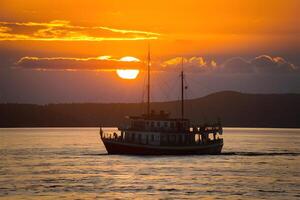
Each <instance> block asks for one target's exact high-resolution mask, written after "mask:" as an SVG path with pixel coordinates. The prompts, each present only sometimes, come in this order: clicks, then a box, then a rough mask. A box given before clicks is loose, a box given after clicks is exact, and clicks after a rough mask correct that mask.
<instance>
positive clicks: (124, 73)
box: [117, 69, 140, 79]
mask: <svg viewBox="0 0 300 200" xmlns="http://www.w3.org/2000/svg"><path fill="white" fill-rule="evenodd" d="M139 73H140V70H138V69H118V70H117V74H118V76H119V77H120V78H123V79H135V78H136V77H137V75H138V74H139Z"/></svg>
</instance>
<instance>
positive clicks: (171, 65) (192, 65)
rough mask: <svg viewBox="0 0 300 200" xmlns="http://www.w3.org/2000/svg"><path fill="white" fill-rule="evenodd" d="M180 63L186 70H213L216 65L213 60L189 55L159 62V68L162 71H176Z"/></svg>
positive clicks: (179, 67)
mask: <svg viewBox="0 0 300 200" xmlns="http://www.w3.org/2000/svg"><path fill="white" fill-rule="evenodd" d="M182 64H183V66H184V70H185V71H186V72H196V73H198V72H209V71H213V70H214V69H216V67H217V63H216V61H214V60H210V61H208V60H205V58H203V57H190V58H182V57H175V58H171V59H169V60H166V61H163V62H162V63H160V66H161V70H163V71H169V70H170V71H178V70H179V69H181V67H182Z"/></svg>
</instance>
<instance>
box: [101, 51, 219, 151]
mask: <svg viewBox="0 0 300 200" xmlns="http://www.w3.org/2000/svg"><path fill="white" fill-rule="evenodd" d="M147 65H148V73H147V79H148V84H147V113H146V114H143V115H141V116H129V117H127V119H128V121H129V123H128V125H127V126H125V127H119V128H118V129H116V130H114V129H105V128H102V127H100V138H101V140H102V142H103V144H104V146H105V148H106V150H107V152H108V154H118V155H122V154H124V155H207V154H211V155H217V154H220V153H221V151H222V147H223V138H222V134H223V128H222V125H221V121H220V120H217V122H214V123H207V122H206V123H204V124H200V125H195V124H192V123H191V122H190V120H189V119H187V118H185V117H184V89H185V86H184V71H183V59H182V70H181V117H178V118H171V117H170V113H167V112H165V111H160V112H158V113H156V112H155V111H154V110H150V109H151V107H150V106H151V104H150V66H151V61H150V50H148V62H147Z"/></svg>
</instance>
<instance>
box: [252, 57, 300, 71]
mask: <svg viewBox="0 0 300 200" xmlns="http://www.w3.org/2000/svg"><path fill="white" fill-rule="evenodd" d="M251 64H252V66H253V68H254V69H255V70H256V72H258V73H289V72H295V71H297V70H298V67H296V66H295V65H294V64H292V63H290V62H288V61H286V60H285V59H284V58H282V57H274V58H272V57H270V56H267V55H261V56H258V57H256V58H254V59H253V60H252V61H251Z"/></svg>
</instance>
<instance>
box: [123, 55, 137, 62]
mask: <svg viewBox="0 0 300 200" xmlns="http://www.w3.org/2000/svg"><path fill="white" fill-rule="evenodd" d="M120 61H125V62H140V60H139V59H137V58H135V57H132V56H125V57H123V58H121V59H120Z"/></svg>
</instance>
